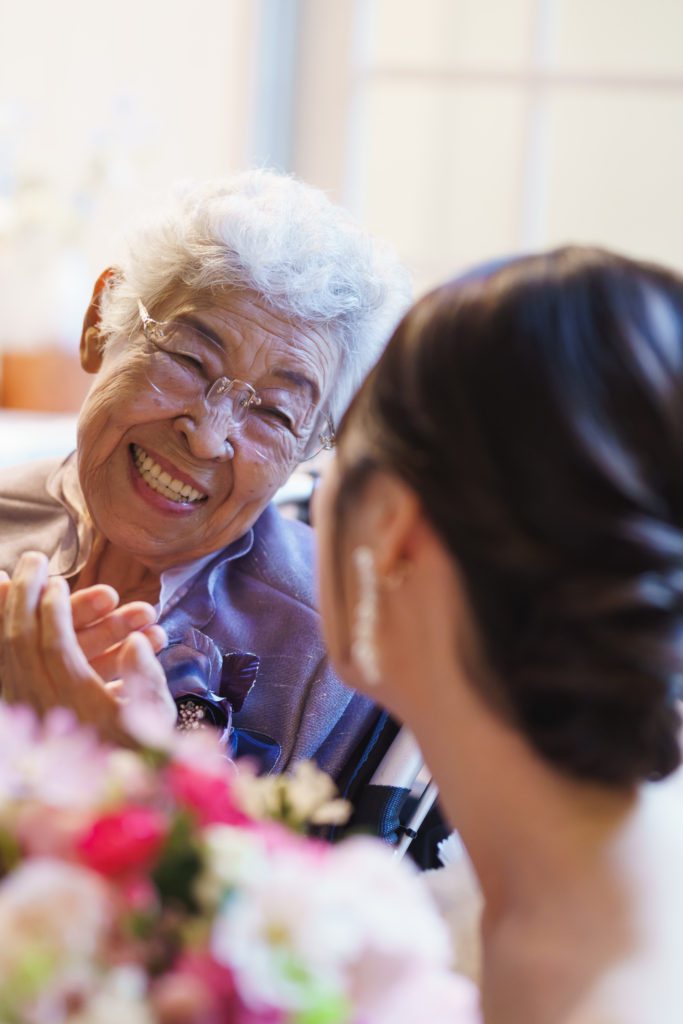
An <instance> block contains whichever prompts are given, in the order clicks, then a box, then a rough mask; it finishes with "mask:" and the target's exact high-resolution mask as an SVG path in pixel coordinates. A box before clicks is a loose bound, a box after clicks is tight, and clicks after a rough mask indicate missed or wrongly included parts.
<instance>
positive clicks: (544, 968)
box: [316, 248, 683, 1024]
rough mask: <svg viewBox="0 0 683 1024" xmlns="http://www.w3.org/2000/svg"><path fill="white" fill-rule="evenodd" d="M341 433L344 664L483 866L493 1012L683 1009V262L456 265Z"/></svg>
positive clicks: (326, 501) (588, 257) (334, 486)
mask: <svg viewBox="0 0 683 1024" xmlns="http://www.w3.org/2000/svg"><path fill="white" fill-rule="evenodd" d="M338 442H339V447H338V456H337V459H336V462H335V463H334V464H333V465H332V466H331V468H330V471H329V473H328V475H327V477H326V480H325V482H324V484H323V487H322V488H321V493H320V495H319V496H318V499H317V501H318V505H317V509H316V514H317V523H318V531H319V561H320V573H321V602H322V611H323V619H324V623H325V628H326V633H327V638H328V643H329V647H330V651H331V655H332V659H333V662H334V663H335V665H336V667H337V668H338V670H339V671H340V673H341V674H342V675H343V676H344V677H345V679H346V680H347V682H349V683H351V684H352V685H354V686H356V687H358V688H359V689H361V690H364V691H365V692H366V693H372V695H373V696H374V697H375V699H377V700H379V701H380V702H381V703H384V704H386V705H387V706H388V707H389V708H390V709H391V710H392V711H393V712H394V713H395V714H396V715H397V716H398V717H399V718H400V719H401V720H403V721H405V722H406V723H407V724H408V725H409V726H410V727H411V729H412V730H413V731H414V732H415V734H416V737H417V740H418V742H419V744H420V746H421V748H422V750H423V752H424V755H425V757H426V759H427V762H428V764H429V766H430V769H431V771H432V772H433V774H434V776H435V778H436V780H437V782H438V784H439V787H440V793H441V800H442V804H443V807H444V810H445V812H446V814H447V816H448V817H449V819H450V821H451V822H452V823H453V825H454V826H455V827H456V828H457V829H458V831H459V832H460V835H461V837H462V839H463V841H464V843H465V846H466V848H467V850H468V853H469V855H470V857H471V859H472V862H473V864H474V867H475V870H476V873H477V876H478V879H479V883H480V885H481V887H482V891H483V895H484V901H485V909H484V914H483V920H482V943H483V976H482V1003H483V1010H484V1018H485V1020H486V1021H487V1024H517V1022H519V1024H549V1022H551V1021H552V1022H557V1021H562V1022H571V1024H598V1022H599V1024H607V1022H609V1024H632V1022H638V1024H643V1022H646V1021H647V1022H648V1024H649V1022H654V1021H657V1024H665V1022H671V1024H674V1022H678V1021H679V1020H680V1014H681V1009H680V1003H679V989H680V982H679V977H680V959H681V952H682V951H683V881H682V880H681V864H683V780H682V777H681V774H682V773H681V772H678V771H677V769H678V767H679V763H680V759H681V755H680V745H679V731H680V712H679V699H680V697H681V689H682V680H683V675H682V673H683V280H681V278H680V277H678V276H676V275H674V274H673V273H669V272H667V271H665V270H663V269H661V268H658V267H654V266H650V265H646V264H643V263H637V262H634V261H631V260H628V259H625V258H621V257H619V256H616V255H613V254H610V253H608V252H604V251H599V250H595V249H580V248H567V249H562V250H559V251H557V252H553V253H550V254H548V255H542V256H532V257H528V258H523V259H518V260H515V261H514V262H511V263H509V264H507V265H505V266H502V267H498V268H496V269H494V270H492V271H491V270H485V271H483V272H482V273H481V274H479V275H476V274H475V275H468V278H467V279H466V280H461V281H457V280H456V281H454V282H452V283H450V284H447V285H446V286H444V287H442V288H440V289H438V290H437V291H435V292H433V293H431V294H430V295H428V296H426V297H425V298H424V299H422V300H421V301H420V302H419V303H418V304H417V305H416V306H415V307H414V308H413V309H412V310H411V312H410V313H409V314H408V315H407V316H406V317H405V319H404V320H403V321H402V323H401V325H400V326H399V328H398V329H397V331H396V332H395V334H394V336H393V338H392V340H391V341H390V343H389V345H388V347H387V349H386V351H385V353H384V355H383V356H382V358H381V360H380V362H379V364H378V366H377V367H376V369H375V370H374V371H373V373H372V374H371V376H370V377H369V379H368V380H367V382H366V383H365V385H364V386H363V388H362V389H361V391H360V393H359V395H358V396H357V397H356V399H355V400H354V402H353V404H352V406H351V408H350V410H349V412H348V413H347V415H346V416H345V418H344V421H343V423H342V426H341V429H340V431H339V435H338Z"/></svg>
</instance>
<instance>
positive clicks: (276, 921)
mask: <svg viewBox="0 0 683 1024" xmlns="http://www.w3.org/2000/svg"><path fill="white" fill-rule="evenodd" d="M212 951H213V954H214V956H215V957H216V958H217V959H218V960H219V961H220V962H222V963H225V964H226V965H229V966H230V968H231V969H232V970H233V972H234V974H235V977H236V979H237V983H238V986H239V989H240V992H241V994H242V996H243V998H244V999H245V1000H246V1001H247V1002H248V1003H250V1004H251V1005H253V1006H255V1007H259V1006H264V1005H276V1006H284V1007H287V1008H289V1009H304V1008H305V1007H306V1006H307V1005H308V1000H309V999H310V997H311V992H313V991H314V990H319V989H320V988H322V989H325V990H327V991H329V992H343V993H345V994H347V995H348V996H350V998H351V1001H352V1003H353V1005H354V1006H355V1005H356V1003H357V1004H358V1005H359V1006H364V1005H366V1004H367V1005H370V1004H372V1003H373V1001H374V999H375V998H376V997H378V996H379V995H380V994H381V993H382V992H383V991H385V990H386V987H387V986H391V985H393V984H396V983H397V982H398V981H399V980H400V979H402V978H404V977H405V976H406V975H409V974H411V973H412V972H413V971H417V970H419V971H423V970H426V969H429V970H435V971H438V970H442V969H444V968H445V966H446V965H447V963H448V961H449V958H450V948H449V944H448V938H447V932H446V929H445V927H444V925H443V923H442V922H441V920H440V919H439V917H438V916H437V914H436V912H435V910H434V908H433V906H432V903H431V901H430V898H429V896H428V895H427V893H426V890H425V889H424V888H423V886H422V885H421V883H420V881H419V877H418V876H417V873H413V872H412V871H411V870H410V869H409V868H408V866H407V865H405V864H403V863H401V862H399V861H397V860H396V859H395V858H394V857H393V854H392V853H391V851H390V850H389V849H388V848H386V847H385V846H383V845H382V844H381V843H380V842H378V841H377V840H372V839H350V840H347V841H345V842H343V843H340V844H339V845H338V846H336V847H329V848H322V847H321V849H320V850H319V851H317V850H315V848H311V847H310V846H306V847H303V846H302V847H299V848H298V849H296V848H292V849H291V850H282V849H280V850H278V851H277V856H274V857H272V859H271V861H270V863H269V865H268V870H267V872H265V873H264V874H263V876H262V877H260V878H259V879H258V880H257V881H256V882H255V884H252V883H251V882H250V881H247V882H246V883H245V884H244V885H242V886H241V887H240V889H239V891H237V892H236V893H235V894H234V896H233V898H232V899H231V900H229V901H228V902H227V903H226V904H225V906H224V908H223V910H222V912H221V913H220V914H219V915H218V917H217V919H216V922H215V926H214V930H213V935H212Z"/></svg>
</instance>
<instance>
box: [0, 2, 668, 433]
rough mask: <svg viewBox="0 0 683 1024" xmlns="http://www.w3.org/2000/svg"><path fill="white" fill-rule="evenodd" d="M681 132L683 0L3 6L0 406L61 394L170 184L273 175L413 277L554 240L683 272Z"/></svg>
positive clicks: (69, 390) (74, 387)
mask: <svg viewBox="0 0 683 1024" xmlns="http://www.w3.org/2000/svg"><path fill="white" fill-rule="evenodd" d="M682 128H683V2H682V0H193V2H192V3H189V2H188V0H117V2H116V3H114V4H109V5H106V6H105V5H102V4H94V3H92V0H91V2H90V3H86V2H85V0H61V2H60V3H59V4H57V3H54V2H53V0H22V2H21V3H13V4H10V3H9V0H6V2H5V3H4V4H3V5H1V6H0V353H2V377H1V378H0V388H1V399H0V401H1V402H2V403H3V404H4V405H5V406H17V405H33V406H34V407H45V408H52V409H73V408H75V407H77V405H78V402H79V401H80V397H81V395H82V393H83V392H84V388H85V386H86V384H87V379H86V378H85V375H83V376H81V372H80V370H78V369H77V364H76V352H77V344H78V336H79V333H80V321H81V318H82V315H83V311H84V307H85V304H86V303H87V299H88V295H89V291H90V287H91V283H92V281H93V280H94V278H95V276H96V275H97V273H98V272H99V271H100V270H101V269H102V268H103V267H105V266H107V265H108V264H110V263H112V262H115V260H116V256H117V253H118V252H119V251H120V247H121V246H122V245H123V244H124V241H125V237H126V227H127V225H128V224H129V223H132V222H133V221H135V220H136V219H138V218H139V216H140V215H141V214H144V213H145V211H146V210H147V209H149V208H150V206H152V205H155V204H156V203H157V202H159V201H160V200H162V199H163V197H164V196H165V195H166V194H167V192H168V190H169V189H170V188H171V186H172V185H173V183H174V182H175V181H176V180H178V179H187V178H203V177H207V176H214V175H220V174H223V173H226V172H230V171H233V170H237V169H240V168H242V167H245V166H250V165H252V164H255V163H256V164H270V165H274V166H276V167H279V168H281V169H284V170H288V171H292V172H294V173H296V174H297V175H299V176H300V177H303V178H304V179H306V180H307V181H309V182H311V183H312V184H314V185H318V186H320V187H322V188H324V189H326V190H327V191H328V192H329V193H330V194H331V196H332V197H333V198H334V199H335V200H336V201H339V202H341V203H343V204H345V205H347V206H348V207H350V208H351V209H352V210H353V211H354V212H355V213H356V214H357V215H358V216H359V217H360V218H361V219H363V220H364V221H365V222H366V224H367V225H368V226H369V227H370V229H371V230H373V231H374V232H376V233H378V234H379V235H381V236H383V237H385V238H387V239H388V240H390V241H391V242H393V243H394V245H395V246H396V248H397V249H398V250H399V253H400V254H401V256H402V257H403V259H404V260H405V261H406V262H407V263H408V264H409V266H410V267H411V269H412V271H413V274H414V277H415V287H416V293H418V294H419V293H421V292H422V291H424V290H425V289H427V288H429V287H430V286H432V285H433V284H435V283H436V282H438V281H440V280H441V279H443V278H445V277H447V276H450V275H452V274H454V273H456V272H457V271H459V270H461V269H462V268H464V267H466V266H467V265H469V264H471V263H473V262H476V261H478V260H481V259H485V258H489V257H493V256H496V255H499V254H503V253H509V252H514V251H528V250H531V249H538V248H543V247H546V246H552V245H556V244H560V243H563V242H567V241H580V242H592V243H597V244H602V245H608V246H613V247H617V248H619V249H621V250H624V251H626V252H627V253H631V254H634V255H637V256H642V257H648V258H651V259H654V260H660V261H664V262H668V263H672V264H674V265H678V266H679V267H680V266H683V200H682V199H681V189H682V183H683V132H682ZM0 429H2V426H1V424H0Z"/></svg>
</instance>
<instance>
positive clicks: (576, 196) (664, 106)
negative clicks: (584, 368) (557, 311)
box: [295, 0, 683, 292]
mask: <svg viewBox="0 0 683 1024" xmlns="http://www.w3.org/2000/svg"><path fill="white" fill-rule="evenodd" d="M304 8H305V10H306V11H307V15H308V16H307V18H306V19H305V24H306V25H307V26H308V37H307V38H308V40H309V47H310V46H311V45H312V46H313V47H314V50H313V53H314V56H311V50H310V49H309V48H308V47H307V48H306V49H304V51H303V53H302V75H301V78H300V82H299V89H300V93H301V94H302V97H303V100H304V105H303V106H302V108H301V110H302V115H301V116H302V122H301V129H302V130H300V131H299V133H298V135H297V149H296V161H295V170H297V171H298V172H299V173H301V174H302V175H303V176H309V177H311V178H312V180H317V181H318V182H319V183H320V184H323V185H324V186H325V187H328V188H330V189H331V191H332V192H333V194H335V195H336V196H338V197H340V198H342V199H343V200H345V201H346V202H347V203H348V204H349V205H350V206H351V207H352V208H353V209H354V210H355V211H356V212H357V213H358V214H359V215H360V216H361V217H362V218H363V219H364V220H365V221H366V222H367V223H368V224H369V226H370V227H371V228H372V229H373V230H375V231H376V232H378V233H379V234H381V235H383V236H385V237H388V238H389V239H391V240H393V242H394V243H395V245H396V246H397V248H398V249H399V252H400V253H401V254H402V255H403V257H404V258H405V259H406V260H407V261H408V263H409V264H410V265H411V266H412V268H413V270H414V273H415V277H416V286H417V290H418V292H419V291H422V290H424V289H425V288H427V287H429V286H431V285H432V284H434V283H436V282H437V281H439V280H441V279H442V278H444V277H446V276H449V275H451V274H453V273H455V272H457V271H458V270H459V269H461V268H463V267H465V266H467V265H469V264H471V263H473V262H476V261H478V260H482V259H486V258H489V257H492V256H495V255H497V254H503V253H508V252H513V251H519V250H529V249H538V248H544V247H548V246H554V245H558V244H562V243H564V242H568V241H580V242H587V243H596V244H601V245H607V246H612V247H616V248H619V249H622V250H625V251H626V252H629V253H632V254H634V255H637V256H643V257H647V258H652V259H656V260H661V261H666V262H670V263H673V264H675V265H678V266H683V200H682V199H681V182H683V131H682V129H683V3H681V0H420V2H419V3H417V2H416V0H356V2H354V0H307V3H306V4H304ZM334 22H336V25H334V24H333V23H334ZM325 67H329V68H334V69H336V75H337V79H336V81H337V83H338V84H337V87H336V89H335V88H333V87H332V86H330V85H329V84H327V83H326V79H325V77H324V74H323V73H322V72H320V70H319V69H324V68H325ZM315 69H318V72H317V73H318V74H319V75H320V76H321V82H320V83H319V84H318V85H316V84H315V75H314V71H315ZM321 139H322V140H324V143H325V146H324V149H321V147H320V145H319V141H320V140H321Z"/></svg>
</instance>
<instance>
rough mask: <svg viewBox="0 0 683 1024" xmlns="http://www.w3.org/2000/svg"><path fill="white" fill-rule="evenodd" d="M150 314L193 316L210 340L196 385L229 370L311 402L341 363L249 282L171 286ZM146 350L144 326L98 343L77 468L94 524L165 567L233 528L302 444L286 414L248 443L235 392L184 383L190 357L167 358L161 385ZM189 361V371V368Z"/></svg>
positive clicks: (249, 515) (243, 524) (243, 527)
mask: <svg viewBox="0 0 683 1024" xmlns="http://www.w3.org/2000/svg"><path fill="white" fill-rule="evenodd" d="M150 313H151V314H152V316H153V317H155V319H157V320H163V321H168V320H174V321H181V322H184V323H189V322H191V323H192V324H193V325H194V326H195V327H197V328H199V330H200V331H201V332H202V334H203V335H204V336H205V337H207V338H209V339H212V342H213V344H211V345H210V352H209V353H208V356H207V364H206V366H205V368H204V369H203V370H202V371H201V373H203V374H204V376H205V378H206V387H205V388H203V391H204V392H206V391H208V389H209V386H210V384H211V383H212V381H213V380H215V379H217V378H219V377H227V378H229V379H230V380H232V379H238V380H240V381H244V382H247V383H248V384H251V385H252V386H253V387H254V388H255V389H256V391H257V392H258V391H259V390H261V389H278V390H279V391H284V390H285V389H286V390H287V392H288V393H289V394H292V393H293V400H297V401H300V402H301V403H303V404H304V405H310V403H311V402H314V403H315V404H316V405H319V404H320V403H321V402H322V401H323V399H324V397H325V396H326V393H327V391H328V388H329V385H330V382H331V381H332V378H333V374H334V372H335V370H336V368H337V350H336V348H335V346H334V345H333V343H332V342H331V341H330V340H329V339H327V338H326V337H325V336H324V335H323V334H322V333H318V332H317V331H316V330H315V329H313V328H310V329H302V328H301V327H300V326H299V325H296V326H294V325H293V324H292V323H291V322H289V321H288V320H287V319H285V318H284V317H281V316H279V315H278V314H276V313H274V312H273V311H272V310H270V309H268V308H266V307H265V306H264V304H263V303H262V302H261V301H260V300H259V298H258V296H256V295H255V294H253V293H251V292H248V291H231V292H226V293H224V294H223V295H219V296H211V298H210V303H209V302H207V301H202V300H201V298H198V297H197V296H194V297H193V296H191V295H190V294H185V295H183V294H180V293H177V294H176V296H175V297H174V301H173V302H172V303H170V304H168V305H166V306H164V308H160V309H154V310H150ZM154 358H155V356H154V353H153V352H151V350H150V345H149V344H147V343H146V342H145V339H144V335H143V334H142V331H141V332H140V337H139V338H138V337H137V336H136V337H135V338H134V339H131V340H130V341H127V342H125V343H124V342H122V341H121V342H118V343H114V344H113V345H112V347H111V350H107V351H105V354H104V358H103V361H102V365H101V368H100V369H99V372H98V374H97V378H96V380H95V382H94V385H93V388H92V390H91V391H90V394H89V395H88V397H87V399H86V401H85V403H84V405H83V409H82V411H81V415H80V418H79V425H78V466H79V476H80V481H81V486H82V488H83V492H84V495H85V498H86V501H87V504H88V508H89V509H90V513H91V515H92V518H93V521H94V523H95V526H96V527H97V529H98V530H99V531H100V532H101V533H102V534H103V535H104V536H105V537H107V539H108V540H109V541H111V542H112V543H114V544H116V545H118V546H120V547H122V548H123V549H124V550H126V551H127V552H128V553H130V554H133V555H135V556H137V557H138V558H139V559H140V560H141V561H142V562H144V563H145V564H148V565H150V566H152V567H154V568H159V569H165V568H169V567H171V566H173V565H179V564H182V563H183V562H187V561H190V560H192V559H196V558H200V557H202V556H204V555H207V554H209V553H211V552H213V551H217V550H218V549H220V548H222V547H224V546H225V545H227V544H230V543H231V542H232V541H234V540H236V539H237V538H239V537H241V536H242V535H243V534H244V533H245V532H246V531H247V530H248V529H249V527H250V526H252V524H253V523H254V522H255V520H256V519H257V518H258V516H259V515H260V513H261V512H262V511H263V509H264V508H265V506H266V505H267V503H268V502H269V500H270V499H271V497H272V496H273V494H274V493H275V491H276V490H277V489H278V487H280V486H281V485H282V484H283V482H284V481H285V480H286V478H287V476H288V475H289V473H290V472H291V470H292V469H293V467H294V465H295V464H296V461H297V459H298V458H300V457H301V455H302V445H301V444H300V443H297V444H292V443H286V438H284V437H283V434H282V431H283V430H286V428H285V427H283V424H282V423H281V422H273V423H272V426H271V424H270V422H269V421H268V422H267V423H266V427H265V429H263V430H262V432H261V434H260V435H259V437H258V441H257V443H254V442H253V440H251V439H250V438H248V437H247V436H245V432H244V428H243V426H242V425H236V424H234V423H233V419H234V412H235V406H234V403H233V401H232V396H230V395H228V396H227V399H228V400H227V401H225V400H221V401H219V402H216V403H215V404H208V403H207V402H206V400H205V398H204V396H203V395H202V396H199V395H198V393H197V391H196V390H193V388H192V386H190V385H187V386H186V385H185V384H184V383H183V381H184V380H185V379H186V378H187V379H188V380H189V379H190V375H189V372H188V365H189V364H188V362H187V357H186V356H180V357H178V359H176V361H175V362H174V364H173V369H172V372H173V373H174V374H175V375H176V376H175V377H174V378H173V379H174V381H175V380H177V386H175V384H174V386H165V385H164V384H163V383H162V382H163V381H165V380H166V378H165V377H164V376H163V374H162V376H159V373H158V370H157V369H156V368H155V364H154ZM156 358H157V360H158V359H159V354H158V353H157V354H156ZM170 358H171V357H169V356H166V355H164V356H163V360H166V361H168V360H170ZM183 360H184V361H183ZM190 370H191V373H192V374H193V375H195V376H196V372H197V371H196V367H195V366H191V365H190ZM269 393H272V394H274V393H275V391H273V392H269ZM297 396H298V397H297ZM263 411H264V413H265V415H269V413H268V412H267V411H266V410H265V409H264V410H263ZM269 431H270V433H269ZM271 436H272V440H271V441H269V440H268V439H269V438H270V437H271ZM164 474H165V475H164Z"/></svg>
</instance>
